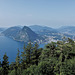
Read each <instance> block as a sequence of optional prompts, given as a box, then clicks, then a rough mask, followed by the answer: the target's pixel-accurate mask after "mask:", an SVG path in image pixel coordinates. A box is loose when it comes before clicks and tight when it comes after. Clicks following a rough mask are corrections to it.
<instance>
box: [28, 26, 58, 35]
mask: <svg viewBox="0 0 75 75" xmlns="http://www.w3.org/2000/svg"><path fill="white" fill-rule="evenodd" d="M29 28H31V29H32V30H33V31H35V32H36V33H37V34H40V35H48V36H50V35H52V33H57V30H56V29H53V28H50V27H46V26H39V25H32V26H29Z"/></svg>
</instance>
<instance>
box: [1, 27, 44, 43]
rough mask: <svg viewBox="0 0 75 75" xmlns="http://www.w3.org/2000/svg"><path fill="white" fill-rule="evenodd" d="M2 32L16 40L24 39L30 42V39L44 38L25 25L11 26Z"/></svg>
mask: <svg viewBox="0 0 75 75" xmlns="http://www.w3.org/2000/svg"><path fill="white" fill-rule="evenodd" d="M2 34H4V35H5V36H8V37H11V38H13V39H14V40H16V41H23V42H28V41H29V40H31V41H32V42H33V41H37V40H42V39H43V38H42V37H41V36H39V35H38V34H36V33H35V32H34V31H32V30H31V29H30V28H29V27H27V26H24V27H23V28H20V27H17V26H15V27H10V28H8V29H7V30H5V31H3V32H2Z"/></svg>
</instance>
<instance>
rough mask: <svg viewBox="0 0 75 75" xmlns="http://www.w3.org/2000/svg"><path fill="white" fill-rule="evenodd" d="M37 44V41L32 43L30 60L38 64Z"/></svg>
mask: <svg viewBox="0 0 75 75" xmlns="http://www.w3.org/2000/svg"><path fill="white" fill-rule="evenodd" d="M38 47H39V45H38V44H37V43H35V44H34V47H33V50H32V54H31V61H32V64H36V65H38V60H39V49H38Z"/></svg>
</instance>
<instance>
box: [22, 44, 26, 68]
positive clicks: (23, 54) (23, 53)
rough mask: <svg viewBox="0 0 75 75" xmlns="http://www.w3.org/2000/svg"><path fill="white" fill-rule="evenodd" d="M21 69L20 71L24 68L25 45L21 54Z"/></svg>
mask: <svg viewBox="0 0 75 75" xmlns="http://www.w3.org/2000/svg"><path fill="white" fill-rule="evenodd" d="M21 57H22V59H21V67H22V69H25V68H26V47H25V44H24V47H23V52H21Z"/></svg>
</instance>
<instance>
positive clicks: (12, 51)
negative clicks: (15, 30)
mask: <svg viewBox="0 0 75 75" xmlns="http://www.w3.org/2000/svg"><path fill="white" fill-rule="evenodd" d="M23 45H24V43H23V42H17V41H15V40H13V39H11V38H8V37H6V36H0V59H1V61H2V58H3V55H4V54H5V52H6V54H7V56H8V57H9V59H8V60H9V62H13V61H15V58H16V54H17V49H18V48H19V50H20V52H22V51H23ZM39 46H40V47H44V44H40V45H39Z"/></svg>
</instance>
